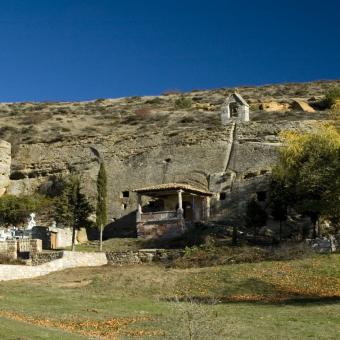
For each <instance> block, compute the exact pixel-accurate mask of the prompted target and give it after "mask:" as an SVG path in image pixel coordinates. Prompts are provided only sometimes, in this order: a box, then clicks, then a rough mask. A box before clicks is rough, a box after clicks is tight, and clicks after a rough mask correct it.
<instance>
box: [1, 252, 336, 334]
mask: <svg viewBox="0 0 340 340" xmlns="http://www.w3.org/2000/svg"><path fill="white" fill-rule="evenodd" d="M0 306H1V307H0V338H1V339H47V338H49V339H78V338H79V339H81V338H94V337H98V336H107V337H109V338H113V339H114V338H118V339H121V338H123V339H125V338H127V339H130V338H150V339H164V338H165V339H190V336H189V335H190V334H191V335H192V338H193V339H272V338H274V337H275V338H277V339H307V338H311V339H338V338H340V255H331V256H328V255H324V256H316V257H313V258H307V259H304V260H295V261H282V262H260V263H256V264H238V265H229V266H216V267H209V268H194V269H182V270H181V269H169V268H164V267H162V266H158V265H155V264H152V265H151V264H150V265H139V266H125V267H110V266H104V267H100V268H78V269H72V270H66V271H63V272H59V273H53V274H50V275H48V276H45V277H41V278H37V279H32V280H21V281H11V282H2V283H0Z"/></svg>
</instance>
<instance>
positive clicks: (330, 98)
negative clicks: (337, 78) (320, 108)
mask: <svg viewBox="0 0 340 340" xmlns="http://www.w3.org/2000/svg"><path fill="white" fill-rule="evenodd" d="M337 99H340V88H339V87H334V88H333V89H330V90H329V91H328V92H327V93H326V95H325V99H324V100H323V105H324V107H325V108H326V109H330V108H331V107H332V106H333V105H334V104H335V103H336V100H337Z"/></svg>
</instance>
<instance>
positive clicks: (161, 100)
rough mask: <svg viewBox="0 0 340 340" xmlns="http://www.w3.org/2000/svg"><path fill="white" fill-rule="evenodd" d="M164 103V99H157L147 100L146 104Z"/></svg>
mask: <svg viewBox="0 0 340 340" xmlns="http://www.w3.org/2000/svg"><path fill="white" fill-rule="evenodd" d="M163 102H164V100H163V99H161V98H159V97H156V98H154V99H150V100H147V101H146V102H145V104H162V103H163Z"/></svg>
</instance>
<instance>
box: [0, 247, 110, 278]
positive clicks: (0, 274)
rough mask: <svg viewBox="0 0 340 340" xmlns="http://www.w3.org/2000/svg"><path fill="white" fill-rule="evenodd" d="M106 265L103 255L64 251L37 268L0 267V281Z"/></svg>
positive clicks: (19, 266) (20, 266)
mask: <svg viewBox="0 0 340 340" xmlns="http://www.w3.org/2000/svg"><path fill="white" fill-rule="evenodd" d="M105 264H107V259H106V256H105V253H85V252H71V251H64V255H63V257H62V258H60V259H57V260H54V261H51V262H48V263H44V264H41V265H37V266H22V265H0V281H9V280H19V279H28V278H33V277H38V276H43V275H47V274H49V273H52V272H55V271H60V270H64V269H68V268H76V267H95V266H103V265H105Z"/></svg>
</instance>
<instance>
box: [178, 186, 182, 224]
mask: <svg viewBox="0 0 340 340" xmlns="http://www.w3.org/2000/svg"><path fill="white" fill-rule="evenodd" d="M182 192H183V190H178V191H177V193H178V209H177V213H178V215H179V217H182V215H183V201H182Z"/></svg>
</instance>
